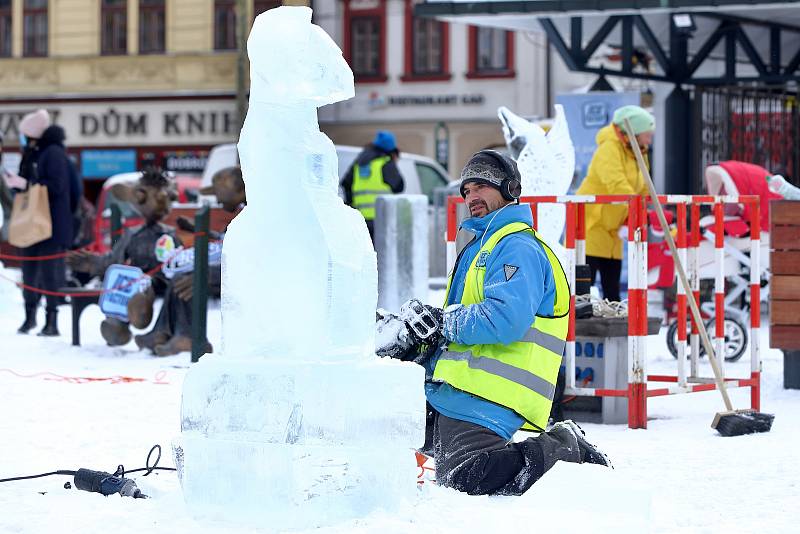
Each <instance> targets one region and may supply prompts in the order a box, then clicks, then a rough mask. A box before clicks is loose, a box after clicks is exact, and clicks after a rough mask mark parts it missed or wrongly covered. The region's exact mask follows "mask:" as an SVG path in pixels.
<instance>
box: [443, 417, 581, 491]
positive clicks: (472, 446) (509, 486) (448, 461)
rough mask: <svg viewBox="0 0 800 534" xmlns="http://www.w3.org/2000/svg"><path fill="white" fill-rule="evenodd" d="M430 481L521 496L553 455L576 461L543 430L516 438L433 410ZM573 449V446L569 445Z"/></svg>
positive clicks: (549, 464)
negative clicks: (433, 466)
mask: <svg viewBox="0 0 800 534" xmlns="http://www.w3.org/2000/svg"><path fill="white" fill-rule="evenodd" d="M434 413H435V415H434V417H435V421H434V430H433V448H434V460H435V462H436V482H437V483H438V484H440V485H442V486H446V487H449V488H453V489H456V490H458V491H463V492H465V493H468V494H470V495H522V494H523V493H524V492H525V491H527V490H528V489H529V488H530V487H531V486H533V484H534V483H535V482H536V481H537V480H539V479H540V478H541V477H542V475H544V473H545V472H547V471H548V470H549V469H550V468H551V467H553V465H554V464H555V463H556V461H558V460H565V461H576V462H577V461H578V459H577V457H576V455H577V452H576V451H577V447H572V448H564V447H562V446H561V444H560V443H559V442H558V441H557V440H556V439H554V438H553V437H551V436H550V435H549V434H548V433H542V434H540V435H539V436H536V437H532V438H528V439H526V440H525V441H520V442H518V443H514V442H509V441H507V440H505V439H503V438H502V437H500V436H499V435H497V434H495V433H494V432H492V431H491V430H489V429H488V428H485V427H483V426H480V425H476V424H474V423H470V422H467V421H460V420H457V419H452V418H450V417H447V416H445V415H442V414H440V413H439V412H436V411H434ZM573 449H574V450H573Z"/></svg>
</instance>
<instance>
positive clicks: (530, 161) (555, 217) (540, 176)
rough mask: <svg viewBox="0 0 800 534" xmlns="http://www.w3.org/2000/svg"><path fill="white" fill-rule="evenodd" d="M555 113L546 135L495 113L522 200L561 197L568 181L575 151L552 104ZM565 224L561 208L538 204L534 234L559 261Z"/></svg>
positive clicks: (504, 113)
mask: <svg viewBox="0 0 800 534" xmlns="http://www.w3.org/2000/svg"><path fill="white" fill-rule="evenodd" d="M555 110H556V117H555V121H554V123H553V126H552V128H550V130H549V131H548V132H546V133H545V131H544V129H542V127H541V126H539V125H538V124H534V123H532V122H530V121H527V120H525V119H523V118H522V117H520V116H518V115H515V114H514V113H512V112H511V111H510V110H509V109H508V108H506V107H500V108H498V110H497V116H498V117H499V118H500V122H501V123H502V124H503V135H504V136H505V139H506V145H507V146H508V150H509V153H510V154H511V157H512V158H514V160H515V161H516V162H517V167H518V168H519V172H520V175H521V176H522V196H523V197H526V196H535V195H564V194H566V193H567V190H568V189H569V184H570V183H571V182H572V177H573V173H574V172H575V148H574V147H573V145H572V139H570V136H569V127H568V125H567V119H566V116H565V114H564V107H563V106H561V105H560V104H556V106H555ZM565 221H566V215H565V210H564V206H563V205H558V204H540V205H539V207H538V217H537V231H538V232H539V234H540V235H541V236H542V238H543V239H544V240H545V241H546V242H547V243H548V244H549V245H550V246H551V247H552V248H553V251H554V252H555V253H556V254H557V255H558V256H559V257H560V258H562V259H563V258H564V254H563V248H562V247H560V245H559V242H560V240H561V235H562V233H563V232H564V223H565Z"/></svg>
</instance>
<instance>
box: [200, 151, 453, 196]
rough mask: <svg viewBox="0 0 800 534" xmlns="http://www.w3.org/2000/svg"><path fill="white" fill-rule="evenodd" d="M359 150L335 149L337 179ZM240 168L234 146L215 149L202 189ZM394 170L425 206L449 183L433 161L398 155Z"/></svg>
mask: <svg viewBox="0 0 800 534" xmlns="http://www.w3.org/2000/svg"><path fill="white" fill-rule="evenodd" d="M361 150H362V148H361V147H356V146H347V145H336V156H337V158H338V159H339V179H340V180H341V178H342V177H343V176H344V175H345V173H346V172H347V169H349V168H350V165H352V164H353V161H355V159H356V157H357V156H358V155H359V154H360V153H361ZM238 164H239V153H238V152H237V151H236V145H235V144H234V143H229V144H224V145H217V146H215V147H214V148H212V149H211V152H210V153H209V154H208V162H207V163H206V168H205V169H204V170H203V179H202V185H201V187H205V186H207V185H211V177H212V176H214V174H215V173H216V172H217V171H219V170H220V169H224V168H225V167H231V166H233V165H238ZM397 167H398V168H399V170H400V174H401V175H402V176H403V180H404V181H405V189H404V191H403V192H404V193H407V194H414V195H425V196H427V197H428V203H429V204H432V203H433V191H434V189H436V188H437V187H445V186H447V185H450V183H451V182H452V180H451V178H450V176H449V175H448V174H447V171H446V170H444V168H443V167H442V166H441V165H439V164H438V163H437V162H436V161H434V160H432V159H430V158H426V157H425V156H419V155H417V154H409V153H407V152H401V153H400V159H399V160H398V162H397Z"/></svg>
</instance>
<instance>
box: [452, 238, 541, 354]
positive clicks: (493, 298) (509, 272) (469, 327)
mask: <svg viewBox="0 0 800 534" xmlns="http://www.w3.org/2000/svg"><path fill="white" fill-rule="evenodd" d="M550 269H551V267H550V263H549V261H548V260H547V256H546V255H545V253H544V251H543V250H542V248H541V246H540V245H539V244H538V243H537V242H536V241H534V240H533V239H532V238H530V236H528V235H512V236H508V237H506V238H504V239H503V240H502V241H500V243H498V245H497V246H496V247H495V249H494V251H493V253H492V254H491V255H490V256H489V258H488V261H487V262H486V277H485V278H484V283H483V289H484V300H483V302H480V303H478V304H471V305H468V306H462V307H459V308H457V309H455V310H454V311H452V312H448V313H446V314H445V324H444V335H445V337H446V338H447V339H448V340H450V341H454V342H456V343H462V344H465V345H479V344H491V343H503V344H508V343H511V342H514V341H518V340H519V339H521V338H522V337H523V335H525V332H527V330H528V329H529V328H530V326H531V324H533V321H534V319H535V317H536V311H537V310H538V309H539V307H540V304H541V302H542V299H543V298H544V294H545V284H546V283H547V280H548V272H549V270H550Z"/></svg>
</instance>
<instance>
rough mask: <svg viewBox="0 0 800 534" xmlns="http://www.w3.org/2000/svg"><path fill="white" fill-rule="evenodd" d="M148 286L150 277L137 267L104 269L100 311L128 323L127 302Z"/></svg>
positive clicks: (124, 266) (120, 266) (114, 265)
mask: <svg viewBox="0 0 800 534" xmlns="http://www.w3.org/2000/svg"><path fill="white" fill-rule="evenodd" d="M149 286H150V277H149V276H147V275H145V274H144V272H142V270H141V269H140V268H138V267H133V266H130V265H119V264H113V265H111V266H109V268H108V269H106V275H105V277H104V278H103V290H104V291H105V292H104V293H103V294H102V296H101V297H100V309H101V310H103V313H105V314H106V315H108V316H109V317H114V318H115V319H119V320H120V321H125V322H127V321H128V301H129V300H130V298H131V297H132V296H133V295H135V294H136V293H139V292H141V291H144V290H145V289H147V287H149Z"/></svg>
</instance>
